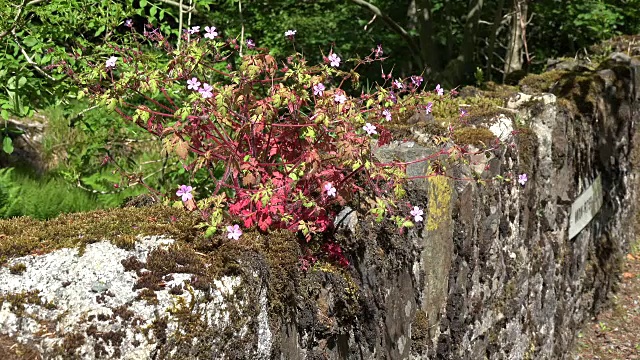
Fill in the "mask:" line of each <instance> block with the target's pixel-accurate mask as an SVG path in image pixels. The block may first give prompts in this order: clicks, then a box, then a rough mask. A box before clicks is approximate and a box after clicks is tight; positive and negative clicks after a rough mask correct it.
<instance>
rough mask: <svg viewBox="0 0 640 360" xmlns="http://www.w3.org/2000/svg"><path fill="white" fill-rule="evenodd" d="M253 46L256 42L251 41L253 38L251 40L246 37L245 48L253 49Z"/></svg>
mask: <svg viewBox="0 0 640 360" xmlns="http://www.w3.org/2000/svg"><path fill="white" fill-rule="evenodd" d="M255 47H256V43H255V42H253V40H251V39H247V48H249V49H253V48H255Z"/></svg>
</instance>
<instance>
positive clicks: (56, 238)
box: [0, 205, 201, 264]
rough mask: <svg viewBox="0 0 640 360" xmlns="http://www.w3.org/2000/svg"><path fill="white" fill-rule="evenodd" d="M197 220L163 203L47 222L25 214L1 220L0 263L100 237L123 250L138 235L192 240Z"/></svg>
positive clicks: (91, 241) (68, 216)
mask: <svg viewBox="0 0 640 360" xmlns="http://www.w3.org/2000/svg"><path fill="white" fill-rule="evenodd" d="M198 221H199V219H198V217H197V215H196V214H194V213H187V212H186V211H184V210H182V209H174V208H170V207H166V206H162V205H158V206H153V207H147V208H140V209H138V208H125V209H111V210H97V211H92V212H87V213H76V214H64V215H61V216H59V217H57V218H55V219H51V220H46V221H41V220H35V219H32V218H28V217H20V218H14V219H9V220H0V234H3V236H2V237H0V264H3V263H5V262H6V261H7V259H8V258H11V257H18V256H24V255H28V254H32V253H38V254H41V253H48V252H51V251H53V250H57V249H61V248H68V247H79V248H81V249H83V248H84V246H86V245H87V244H89V243H93V242H96V241H100V240H103V239H108V240H109V241H111V243H113V244H114V245H116V246H119V247H122V248H126V249H131V248H132V247H133V245H134V243H135V238H136V236H137V235H167V236H170V237H171V238H173V239H176V240H185V241H186V240H188V241H194V239H197V238H198V237H201V235H200V234H199V233H198V232H197V231H196V229H195V228H194V226H195V225H196V224H197V222H198Z"/></svg>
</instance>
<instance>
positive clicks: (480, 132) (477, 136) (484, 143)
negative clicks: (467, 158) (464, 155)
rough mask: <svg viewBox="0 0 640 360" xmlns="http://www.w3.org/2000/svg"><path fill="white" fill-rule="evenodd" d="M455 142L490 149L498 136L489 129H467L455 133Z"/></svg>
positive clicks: (457, 130)
mask: <svg viewBox="0 0 640 360" xmlns="http://www.w3.org/2000/svg"><path fill="white" fill-rule="evenodd" d="M453 140H454V141H455V142H456V143H457V144H462V145H473V146H476V147H479V148H484V147H489V146H491V144H493V142H494V141H495V140H496V135H495V134H494V133H492V132H491V130H489V129H487V128H482V127H478V128H472V127H465V128H461V129H456V130H454V132H453Z"/></svg>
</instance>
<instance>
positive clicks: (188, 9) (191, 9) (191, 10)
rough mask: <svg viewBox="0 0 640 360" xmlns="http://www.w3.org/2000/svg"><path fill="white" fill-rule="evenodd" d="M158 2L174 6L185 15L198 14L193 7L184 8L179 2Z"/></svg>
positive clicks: (167, 0)
mask: <svg viewBox="0 0 640 360" xmlns="http://www.w3.org/2000/svg"><path fill="white" fill-rule="evenodd" d="M159 1H160V2H163V3H165V4H169V5H172V6H176V7H179V8H181V9H182V11H183V12H186V13H192V14H198V11H197V10H196V7H195V6H186V5H184V4H180V3H179V2H175V1H172V0H159Z"/></svg>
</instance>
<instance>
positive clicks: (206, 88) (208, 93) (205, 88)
mask: <svg viewBox="0 0 640 360" xmlns="http://www.w3.org/2000/svg"><path fill="white" fill-rule="evenodd" d="M198 92H200V94H201V95H202V98H203V99H208V98H210V97H213V87H212V86H211V85H209V84H207V83H204V84H202V88H201V89H200V90H198Z"/></svg>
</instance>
